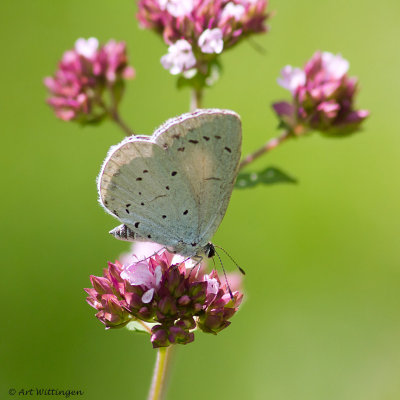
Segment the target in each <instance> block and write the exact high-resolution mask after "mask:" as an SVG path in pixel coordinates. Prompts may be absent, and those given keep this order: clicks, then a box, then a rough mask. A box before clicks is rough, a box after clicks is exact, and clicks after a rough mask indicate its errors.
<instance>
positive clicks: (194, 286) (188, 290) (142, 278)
mask: <svg viewBox="0 0 400 400" xmlns="http://www.w3.org/2000/svg"><path fill="white" fill-rule="evenodd" d="M173 260H174V255H172V254H170V253H168V252H167V251H166V250H162V251H160V252H159V253H158V254H156V255H154V256H152V257H150V258H148V259H146V260H141V261H137V262H133V263H131V264H129V265H125V266H123V265H121V264H120V263H118V262H116V263H114V264H112V263H109V265H108V269H106V270H104V274H103V276H102V277H95V276H91V278H90V279H91V282H92V285H93V287H92V288H88V289H85V290H86V292H87V293H88V294H89V297H88V298H87V301H88V303H89V304H90V305H91V306H92V307H93V308H95V309H96V310H97V314H96V317H97V318H98V319H99V320H100V321H101V322H102V323H103V324H104V325H105V326H106V328H120V327H123V326H125V325H126V324H128V323H129V322H131V321H140V322H141V324H143V325H144V326H147V329H148V331H151V342H152V344H153V347H164V346H169V345H171V344H174V343H180V344H187V343H190V342H192V341H193V340H194V332H193V331H194V329H195V328H198V329H201V330H202V331H203V332H207V333H213V334H217V333H218V332H220V331H221V330H222V329H224V328H226V327H227V326H228V325H229V324H230V321H229V320H230V318H231V317H232V316H233V315H234V314H235V313H236V311H237V310H238V307H239V305H240V303H241V301H242V298H243V295H242V294H241V293H240V292H239V291H234V292H233V293H232V295H231V294H230V292H229V289H228V287H227V285H226V284H222V283H221V281H220V280H219V277H218V274H217V273H216V272H215V271H212V272H211V273H210V274H209V275H204V274H203V273H202V271H201V270H200V271H199V272H195V271H193V273H192V270H191V268H187V267H188V266H190V267H193V264H192V263H191V261H190V263H189V265H188V264H187V263H188V262H189V261H185V260H181V261H180V262H178V263H177V264H175V263H174V262H173Z"/></svg>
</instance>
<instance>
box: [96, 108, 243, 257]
mask: <svg viewBox="0 0 400 400" xmlns="http://www.w3.org/2000/svg"><path fill="white" fill-rule="evenodd" d="M240 142H241V130H240V120H239V118H238V116H237V115H236V114H235V113H233V112H230V111H225V110H201V111H198V112H196V113H192V114H184V115H183V116H180V117H177V118H173V119H171V120H169V121H167V122H166V123H165V124H164V125H162V126H161V127H160V128H159V129H158V130H157V131H156V132H155V133H154V135H153V136H152V137H132V138H128V139H126V140H125V141H123V142H122V143H121V144H119V145H117V146H114V147H113V148H111V150H110V152H109V154H108V156H107V158H106V160H105V162H104V164H103V167H102V170H101V172H100V175H99V178H98V189H99V197H100V203H101V204H102V205H103V206H104V208H106V210H107V211H108V212H110V213H111V214H112V215H114V216H116V217H117V218H118V219H119V220H120V221H121V222H123V223H124V224H125V225H126V226H127V227H128V228H129V229H130V230H131V235H130V237H131V238H133V237H134V238H135V240H151V241H154V242H157V243H160V244H162V245H165V246H169V247H172V248H173V249H177V250H178V251H179V252H180V253H181V254H184V255H192V254H195V253H196V252H197V251H198V249H199V248H200V247H202V246H204V245H205V244H206V243H207V242H208V240H209V239H210V238H211V236H212V235H213V234H214V232H215V230H216V229H217V227H218V225H219V224H220V222H221V220H222V218H223V216H224V214H225V211H226V207H227V205H228V202H229V198H230V195H231V192H232V188H233V184H234V180H235V178H236V174H237V168H238V161H239V158H240Z"/></svg>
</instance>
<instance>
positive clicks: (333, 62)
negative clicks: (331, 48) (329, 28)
mask: <svg viewBox="0 0 400 400" xmlns="http://www.w3.org/2000/svg"><path fill="white" fill-rule="evenodd" d="M322 63H323V65H324V68H325V70H326V72H327V74H328V77H329V78H333V79H340V78H341V77H342V76H343V75H344V74H345V73H346V72H347V71H348V70H349V67H350V63H349V62H348V61H347V60H346V59H345V58H343V57H342V55H341V54H336V55H334V54H332V53H329V52H328V51H325V52H323V53H322Z"/></svg>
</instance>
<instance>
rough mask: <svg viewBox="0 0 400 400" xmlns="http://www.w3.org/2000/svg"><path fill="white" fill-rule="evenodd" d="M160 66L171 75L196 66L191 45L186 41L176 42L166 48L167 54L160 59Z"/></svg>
mask: <svg viewBox="0 0 400 400" xmlns="http://www.w3.org/2000/svg"><path fill="white" fill-rule="evenodd" d="M161 64H162V66H163V67H164V68H165V69H168V70H169V72H170V73H171V74H172V75H177V74H180V73H181V72H184V71H188V70H189V69H191V68H193V67H194V66H195V65H196V59H195V57H194V54H193V52H192V46H191V44H190V43H189V42H188V41H186V40H183V39H182V40H178V41H177V42H176V43H174V44H171V46H169V48H168V54H166V55H165V56H162V57H161Z"/></svg>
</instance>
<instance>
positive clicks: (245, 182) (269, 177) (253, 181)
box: [235, 167, 297, 189]
mask: <svg viewBox="0 0 400 400" xmlns="http://www.w3.org/2000/svg"><path fill="white" fill-rule="evenodd" d="M275 183H297V180H296V179H295V178H293V177H291V176H289V175H287V174H286V173H285V172H283V171H281V170H280V169H278V168H275V167H268V168H266V169H264V170H263V171H261V172H243V173H241V174H239V175H238V177H237V179H236V184H235V188H236V189H247V188H250V187H254V186H257V185H259V184H263V185H273V184H275Z"/></svg>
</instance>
